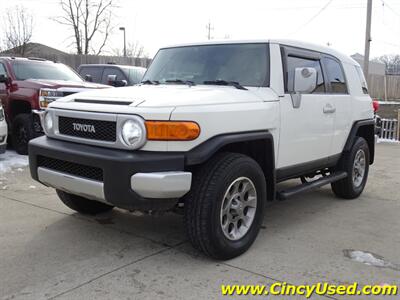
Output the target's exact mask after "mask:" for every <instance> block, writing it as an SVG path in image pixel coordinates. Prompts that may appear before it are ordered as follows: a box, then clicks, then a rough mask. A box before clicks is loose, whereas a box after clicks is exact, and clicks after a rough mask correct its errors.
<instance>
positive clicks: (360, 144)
mask: <svg viewBox="0 0 400 300" xmlns="http://www.w3.org/2000/svg"><path fill="white" fill-rule="evenodd" d="M359 151H362V152H364V155H365V171H364V175H363V178H362V181H361V183H360V184H359V185H356V184H355V182H354V180H353V167H354V160H355V158H356V154H357V153H358V152H359ZM336 170H339V171H345V172H347V174H348V176H347V177H346V178H344V179H341V180H339V181H336V182H333V183H332V184H331V186H332V191H333V192H334V193H335V195H336V196H338V197H340V198H344V199H355V198H357V197H358V196H360V194H361V193H362V191H363V190H364V187H365V185H366V183H367V178H368V171H369V147H368V144H367V141H366V140H365V139H364V138H362V137H357V139H356V140H355V141H354V144H353V147H352V148H351V150H350V151H349V152H345V153H343V155H342V157H341V159H340V161H339V163H338V165H337V167H336Z"/></svg>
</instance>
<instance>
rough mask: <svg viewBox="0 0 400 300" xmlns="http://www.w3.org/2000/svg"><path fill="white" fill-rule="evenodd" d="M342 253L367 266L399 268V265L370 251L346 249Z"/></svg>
mask: <svg viewBox="0 0 400 300" xmlns="http://www.w3.org/2000/svg"><path fill="white" fill-rule="evenodd" d="M343 254H344V256H346V257H348V258H350V259H351V260H353V261H356V262H360V263H363V264H366V265H368V266H374V267H379V268H389V269H393V270H399V265H397V264H393V263H391V262H389V261H386V260H385V258H384V257H382V256H380V255H377V254H374V253H371V252H367V251H360V250H351V249H346V250H343Z"/></svg>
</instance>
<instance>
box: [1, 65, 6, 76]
mask: <svg viewBox="0 0 400 300" xmlns="http://www.w3.org/2000/svg"><path fill="white" fill-rule="evenodd" d="M0 75H6V76H7V72H6V68H5V67H4V65H3V64H2V63H0Z"/></svg>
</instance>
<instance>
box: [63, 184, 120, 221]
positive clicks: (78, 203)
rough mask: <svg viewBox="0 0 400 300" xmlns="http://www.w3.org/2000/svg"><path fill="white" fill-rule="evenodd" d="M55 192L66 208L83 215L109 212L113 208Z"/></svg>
mask: <svg viewBox="0 0 400 300" xmlns="http://www.w3.org/2000/svg"><path fill="white" fill-rule="evenodd" d="M56 192H57V195H58V197H59V198H60V200H61V201H62V202H63V203H64V204H65V205H66V206H68V207H69V208H70V209H72V210H75V211H77V212H79V213H82V214H85V215H96V214H100V213H104V212H107V211H110V210H112V209H113V208H114V206H111V205H108V204H105V203H101V202H98V201H94V200H89V199H86V198H83V197H81V196H77V195H73V194H69V193H66V192H63V191H60V190H56Z"/></svg>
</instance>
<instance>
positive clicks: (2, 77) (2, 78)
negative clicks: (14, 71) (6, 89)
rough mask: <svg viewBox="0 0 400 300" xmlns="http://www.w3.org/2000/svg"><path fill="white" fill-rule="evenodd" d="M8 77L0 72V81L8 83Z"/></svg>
mask: <svg viewBox="0 0 400 300" xmlns="http://www.w3.org/2000/svg"><path fill="white" fill-rule="evenodd" d="M9 81H10V79H9V78H8V77H7V75H5V74H0V83H4V84H7V83H9Z"/></svg>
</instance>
